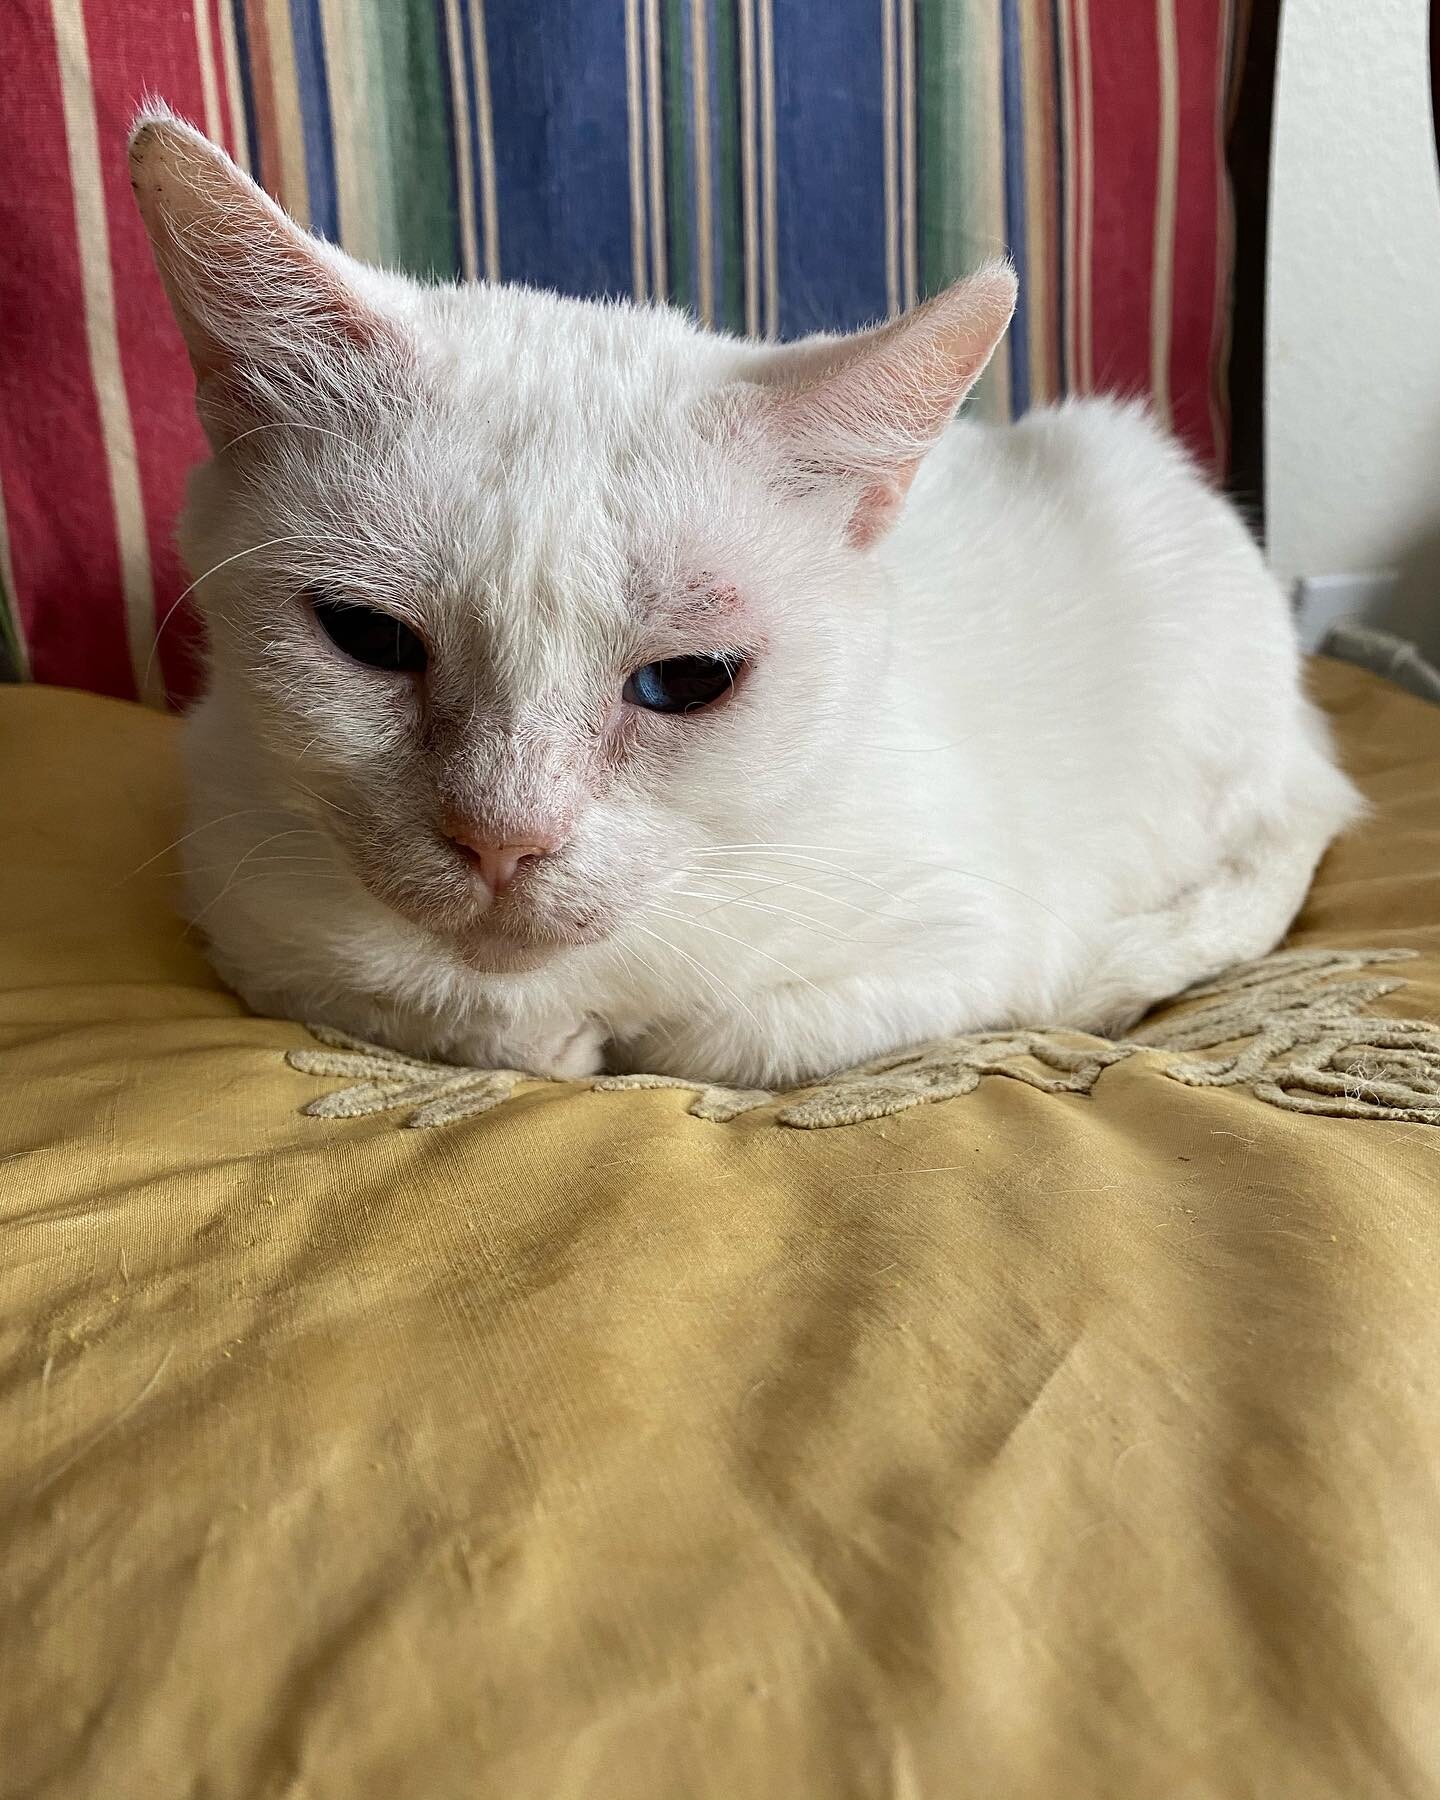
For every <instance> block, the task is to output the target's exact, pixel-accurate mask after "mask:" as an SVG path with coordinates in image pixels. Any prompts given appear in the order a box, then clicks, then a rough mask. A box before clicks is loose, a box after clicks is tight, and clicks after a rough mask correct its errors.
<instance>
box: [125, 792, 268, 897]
mask: <svg viewBox="0 0 1440 1800" xmlns="http://www.w3.org/2000/svg"><path fill="white" fill-rule="evenodd" d="M276 810H277V809H276V808H275V807H273V806H242V807H241V808H240V810H239V811H238V812H230V813H221V815H220V817H219V818H218V819H206V821H205V822H204V824H203V825H196V826H195V827H194V828H193V829H192V830H190V831H186V832H182V833H181V835H180V836H179V837H177V838H172V839H171V840H170V842H169V843H168V844H165V845H164V846H162V848H161V849H159V850H157V851H156V852H155V854H154V855H153V856H147V857H146V858H145V860H144V862H142V863H137V864H136V866H135V867H134V868H133V869H132V870H131V871H130V873H129V874H128V875H122V876H121V877H120V879H119V880H118V881H117V882H116V883H115V887H117V888H119V887H124V885H125V883H126V882H127V881H133V880H134V878H135V877H136V876H137V875H139V874H142V873H143V872H144V871H145V870H146V869H148V868H149V867H150V865H151V863H157V862H159V860H160V858H161V857H162V856H167V855H169V853H170V851H172V850H178V849H179V848H180V846H181V845H182V844H188V843H189V842H190V840H191V838H193V837H199V835H200V833H201V832H202V831H213V830H214V829H215V827H216V826H217V825H228V824H229V823H230V822H231V820H232V819H245V818H249V817H250V816H251V814H253V813H265V812H274V811H276ZM111 892H112V893H113V892H114V889H112V890H111Z"/></svg>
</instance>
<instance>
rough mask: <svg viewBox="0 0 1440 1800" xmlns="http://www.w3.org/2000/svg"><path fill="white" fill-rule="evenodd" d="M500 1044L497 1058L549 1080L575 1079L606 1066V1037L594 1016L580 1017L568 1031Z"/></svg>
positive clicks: (515, 1067)
mask: <svg viewBox="0 0 1440 1800" xmlns="http://www.w3.org/2000/svg"><path fill="white" fill-rule="evenodd" d="M500 1047H501V1052H502V1054H501V1055H500V1056H499V1057H498V1058H497V1059H496V1060H497V1061H499V1062H503V1063H504V1064H505V1065H506V1067H508V1068H512V1069H524V1070H525V1072H526V1073H527V1074H530V1075H544V1076H546V1077H547V1078H548V1079H549V1080H551V1081H578V1080H580V1079H581V1078H582V1077H583V1076H586V1075H598V1074H599V1073H600V1071H601V1070H602V1069H603V1068H604V1066H605V1037H604V1034H603V1032H602V1031H601V1030H600V1027H599V1026H598V1025H597V1024H596V1023H595V1021H594V1020H593V1019H582V1020H581V1021H580V1023H579V1024H578V1025H576V1026H574V1027H573V1028H572V1029H570V1030H568V1031H556V1032H554V1033H547V1032H537V1033H534V1034H533V1035H528V1036H526V1037H525V1038H523V1039H522V1038H511V1039H508V1040H502V1042H501V1046H500Z"/></svg>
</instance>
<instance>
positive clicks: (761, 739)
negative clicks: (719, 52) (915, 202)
mask: <svg viewBox="0 0 1440 1800" xmlns="http://www.w3.org/2000/svg"><path fill="white" fill-rule="evenodd" d="M132 166H133V170H134V176H135V184H136V190H137V195H138V197H139V200H140V204H141V208H142V211H143V212H144V214H145V217H146V221H147V224H148V225H149V228H150V230H151V234H152V238H153V239H154V242H155V245H156V251H157V257H158V260H159V263H160V267H161V270H162V273H163V274H164V276H165V278H166V282H167V286H168V288H169V290H170V294H171V298H172V302H173V303H174V305H175V307H176V311H177V314H178V316H179V318H180V321H181V324H182V326H183V328H184V330H185V333H186V337H187V340H188V342H189V345H190V349H191V353H192V357H193V359H194V361H195V366H196V370H197V375H198V376H199V379H200V389H199V392H200V406H201V412H202V417H204V419H205V421H206V424H207V428H208V430H209V432H210V436H211V439H212V442H213V443H214V445H215V446H216V455H215V457H214V459H213V460H212V461H211V462H210V463H209V464H208V465H207V466H206V467H205V468H203V469H202V470H201V471H199V473H198V474H197V476H196V478H195V480H194V484H193V487H192V492H191V497H190V501H189V505H188V508H187V512H186V517H185V520H184V524H183V532H182V542H183V546H184V549H185V553H186V556H187V558H188V560H189V562H190V564H191V567H192V569H193V570H194V572H195V573H196V574H197V575H198V576H201V577H202V579H201V580H200V581H199V583H198V585H197V588H196V597H197V600H198V602H199V605H200V607H201V610H202V612H203V615H204V619H205V623H206V627H207V638H208V644H209V659H210V661H209V682H208V688H207V691H206V695H205V698H204V700H203V701H202V703H201V704H200V705H199V706H198V707H197V708H196V710H195V712H194V713H193V715H192V716H191V719H190V721H189V724H188V726H187V731H186V736H187V746H188V753H189V769H190V779H191V807H192V818H191V821H190V824H191V835H190V836H189V837H188V838H187V839H186V841H185V844H184V854H185V860H186V865H187V877H188V891H189V895H190V903H191V914H192V917H193V918H194V919H195V920H196V921H198V924H199V926H200V928H201V929H202V930H203V932H204V934H205V936H206V938H207V940H208V942H209V944H210V946H211V948H212V953H213V957H214V961H215V964H216V966H217V968H218V969H219V970H220V971H221V973H222V974H223V975H224V976H225V978H226V979H227V980H229V981H230V982H231V983H232V984H233V985H234V986H235V987H236V988H237V989H238V991H239V992H240V993H241V994H242V995H243V996H244V997H245V998H246V1000H247V1001H249V1002H250V1004H251V1005H252V1006H254V1007H255V1008H257V1009H259V1010H262V1011H266V1012H274V1013H279V1014H283V1015H287V1016H289V1017H293V1018H297V1019H303V1020H309V1021H326V1022H328V1023H330V1024H332V1025H335V1026H338V1027H341V1028H343V1029H346V1030H349V1031H352V1032H355V1033H357V1034H359V1035H360V1036H362V1037H365V1038H369V1039H376V1040H380V1041H383V1042H385V1043H388V1044H391V1045H394V1046H397V1047H399V1048H400V1049H402V1050H405V1051H409V1052H412V1053H417V1054H420V1055H425V1056H440V1057H445V1058H451V1059H454V1060H457V1061H464V1062H469V1063H477V1064H484V1065H494V1064H502V1065H511V1066H519V1067H524V1068H530V1069H535V1070H537V1071H541V1072H549V1073H560V1074H583V1073H585V1072H588V1071H592V1070H594V1069H596V1068H598V1067H599V1066H600V1065H601V1061H602V1057H608V1059H609V1060H610V1061H611V1062H612V1063H616V1064H618V1065H620V1066H622V1067H631V1068H643V1069H652V1070H657V1071H670V1072H674V1073H677V1074H681V1075H685V1076H705V1077H710V1078H718V1079H722V1080H727V1081H732V1082H741V1083H750V1084H761V1083H763V1084H777V1083H787V1082H793V1081H797V1080H802V1079H804V1078H806V1077H808V1076H812V1075H815V1074H817V1073H820V1072H823V1071H829V1070H833V1069H835V1068H837V1067H840V1066H844V1065H848V1064H853V1063H856V1062H859V1061H862V1060H864V1059H867V1058H870V1057H873V1056H876V1055H878V1054H880V1053H883V1052H886V1051H890V1050H893V1049H895V1048H897V1047H899V1046H904V1045H907V1044H910V1043H913V1042H917V1041H919V1040H923V1039H926V1038H930V1037H933V1036H937V1035H941V1034H946V1033H952V1032H957V1031H967V1030H972V1029H975V1028H980V1027H991V1026H1002V1025H1006V1024H1010V1023H1029V1024H1035V1025H1041V1024H1070V1025H1075V1026H1081V1027H1090V1028H1096V1029H1100V1030H1107V1029H1112V1028H1116V1027H1118V1026H1123V1025H1124V1024H1126V1023H1128V1022H1129V1021H1131V1020H1133V1019H1134V1018H1135V1017H1136V1016H1137V1015H1138V1014H1139V1013H1140V1012H1141V1011H1142V1010H1143V1009H1144V1008H1145V1007H1146V1006H1147V1005H1149V1004H1150V1003H1152V1002H1154V1001H1156V1000H1158V999H1160V998H1162V997H1164V996H1166V995H1169V994H1173V993H1175V992H1176V991H1178V990H1179V989H1181V988H1183V987H1185V986H1186V985H1187V984H1189V983H1191V982H1193V981H1195V980H1196V979H1198V978H1200V977H1203V976H1206V975H1209V974H1211V973H1213V972H1214V971H1216V970H1218V969H1220V968H1221V967H1222V966H1224V965H1226V964H1228V963H1231V962H1234V961H1236V960H1238V959H1242V958H1248V957H1253V956H1257V955H1259V954H1261V953H1263V952H1265V951H1267V950H1269V949H1270V948H1271V946H1272V945H1274V944H1275V943H1276V941H1277V940H1278V939H1279V938H1280V937H1281V935H1282V934H1283V933H1284V931H1285V930H1286V928H1287V926H1288V925H1289V923H1290V921H1291V919H1292V917H1293V915H1294V913H1295V911H1296V909H1297V907H1298V906H1299V905H1300V902H1301V900H1302V898H1303V896H1304V894H1305V891H1306V887H1307V884H1308V882H1309V880H1310V877H1311V874H1312V871H1313V869H1314V867H1315V864H1316V861H1317V859H1318V858H1319V856H1320V854H1321V852H1322V851H1323V850H1324V848H1325V846H1326V844H1327V843H1328V842H1329V840H1330V839H1331V838H1332V836H1333V835H1334V834H1335V833H1336V831H1337V830H1339V829H1340V828H1341V827H1342V826H1343V825H1344V824H1345V823H1346V822H1347V821H1348V820H1349V819H1350V818H1351V817H1352V816H1353V814H1354V813H1355V811H1356V807H1357V801H1356V796H1355V794H1354V790H1353V789H1352V788H1351V786H1350V784H1349V783H1348V782H1347V781H1346V780H1345V778H1344V777H1343V776H1342V775H1341V774H1340V773H1339V772H1338V771H1337V769H1336V767H1335V765H1334V763H1333V760H1332V757H1331V752H1330V748H1329V745H1328V742H1327V738H1326V734H1325V731H1324V729H1323V727H1322V724H1321V722H1320V720H1319V718H1318V717H1317V715H1316V713H1315V712H1314V711H1313V709H1312V708H1311V706H1310V705H1309V703H1308V702H1307V701H1306V699H1305V698H1304V696H1303V694H1302V692H1301V685H1300V666H1299V657H1298V654H1297V649H1296V643H1295V638H1294V635H1293V632H1292V629H1291V624H1290V620H1289V617H1288V613H1287V608H1286V605H1285V601H1284V599H1283V597H1282V595H1281V594H1280V592H1279V591H1278V590H1277V588H1276V586H1275V584H1274V582H1273V581H1272V580H1271V578H1270V577H1269V575H1268V574H1267V572H1266V570H1265V568H1264V565H1263V563H1262V560H1261V557H1260V555H1259V554H1258V552H1257V550H1256V548H1255V546H1254V544H1253V543H1252V542H1251V540H1250V538H1249V536H1248V535H1247V533H1246V531H1245V529H1244V527H1243V526H1242V524H1241V523H1240V521H1239V520H1238V519H1237V517H1236V516H1235V514H1234V513H1233V512H1232V510H1231V509H1230V507H1229V506H1228V505H1227V504H1226V503H1225V502H1224V501H1223V500H1222V499H1220V498H1219V497H1218V496H1216V495H1215V494H1214V493H1213V492H1212V491H1211V490H1210V489H1209V488H1208V487H1207V486H1206V484H1205V483H1204V481H1203V480H1202V479H1201V478H1200V477H1199V476H1198V475H1197V474H1196V472H1195V471H1194V470H1193V469H1192V468H1191V467H1190V465H1189V464H1188V463H1187V461H1186V459H1185V458H1184V456H1183V455H1182V454H1181V453H1180V452H1179V451H1178V450H1177V449H1176V448H1175V447H1174V446H1173V445H1172V444H1171V443H1170V442H1168V441H1167V439H1166V438H1165V437H1164V436H1163V435H1162V433H1161V432H1160V431H1159V430H1158V429H1157V428H1156V427H1155V426H1154V425H1153V424H1152V423H1151V422H1150V421H1149V420H1148V419H1147V418H1146V417H1145V415H1144V414H1143V412H1142V411H1141V410H1139V409H1138V408H1135V407H1130V406H1122V405H1117V404H1112V403H1109V402H1105V401H1084V402H1073V403H1070V404H1067V405H1065V406H1062V407H1060V408H1058V409H1055V410H1051V411H1043V412H1036V413H1032V414H1031V415H1030V416H1029V417H1028V418H1026V419H1025V420H1023V421H1022V422H1021V423H1020V424H1018V425H1015V426H1012V427H1003V428H999V427H990V426H985V425H980V424H972V423H966V422H960V423H948V421H949V419H950V416H951V413H952V412H953V409H954V407H955V405H956V404H957V403H958V401H959V400H960V399H961V398H962V397H963V394H964V392H965V391H966V389H967V388H968V386H969V385H970V383H971V382H972V381H973V380H974V378H975V376H976V375H977V374H978V373H979V370H980V368H981V367H983V363H984V360H985V358H986V357H987V356H988V355H989V353H990V351H991V350H992V349H993V348H994V345H995V343H996V341H997V340H998V339H999V337H1000V335H1001V333H1002V332H1003V329H1004V326H1005V323H1006V321H1007V320H1008V317H1009V313H1010V310H1011V306H1012V304H1013V291H1014V290H1013V279H1012V277H1011V275H1010V274H1009V272H1008V270H1006V269H1004V268H999V267H994V268H991V269H989V270H985V271H982V272H981V273H980V274H979V275H978V276H977V277H975V278H973V279H972V281H971V282H970V283H968V284H962V285H961V286H960V287H959V288H957V289H953V290H951V291H950V293H949V294H947V295H945V296H942V297H941V299H939V300H937V301H936V302H933V303H931V305H930V307H928V308H926V309H922V312H921V313H920V314H919V315H916V316H914V317H913V318H912V319H911V320H908V321H902V322H901V323H900V324H899V325H896V326H892V327H889V328H885V329H881V330H880V331H878V332H876V333H874V334H871V335H870V336H868V337H866V338H863V339H855V340H842V341H828V340H810V341H809V342H808V343H807V344H805V345H802V346H799V347H792V348H790V349H788V350H787V349H768V348H766V347H763V346H757V345H752V344H746V343H741V342H737V341H734V340H731V339H727V338H724V337H720V336H717V335H714V334H711V333H707V332H704V331H701V330H699V329H697V328H696V327H695V326H693V325H692V324H691V323H689V322H688V321H687V320H685V319H684V318H682V317H681V316H680V315H679V314H678V313H675V312H671V311H666V310H663V309H655V308H643V307H632V306H629V305H595V304H588V303H582V302H578V301H572V300H565V299H560V298H556V297H554V296H552V295H547V294H541V293H535V292H531V291H528V290H525V289H522V288H515V287H484V286H471V287H458V288H457V287H439V288H436V287H426V286H422V285H419V284H417V283H414V282H412V281H410V280H407V279H405V278H402V277H400V276H396V275H391V274H384V273H381V272H378V271H375V270H373V269H369V268H365V267H362V266H361V265H359V264H356V263H354V262H353V261H351V260H350V259H348V258H346V257H344V256H342V255H341V253H340V252H339V251H337V250H334V249H333V248H331V247H329V246H325V245H320V244H318V243H316V242H315V241H314V240H312V239H310V238H308V237H306V236H305V235H304V234H302V233H300V232H299V231H298V229H297V228H296V227H294V226H292V225H291V224H290V223H289V222H288V221H287V220H286V219H285V218H284V215H283V214H281V213H280V212H279V211H278V209H277V208H275V207H273V205H271V204H270V203H269V202H268V201H267V200H265V199H264V197H263V196H262V195H261V194H260V192H259V190H258V189H256V188H254V187H253V186H252V184H250V183H249V182H248V181H247V180H246V178H245V177H244V176H242V175H241V174H240V173H239V172H238V171H236V170H235V169H234V168H233V167H232V166H231V165H230V164H229V163H228V162H227V161H226V160H225V159H224V158H223V156H222V155H221V153H220V152H219V151H217V150H215V149H214V147H213V146H211V145H209V144H208V143H207V142H206V141H205V140H204V139H203V138H202V137H201V136H200V135H199V134H198V133H196V132H194V131H193V130H191V129H190V128H189V127H187V126H185V125H183V124H182V123H180V122H179V121H176V120H174V119H173V118H171V117H170V116H169V115H167V114H164V113H163V112H162V111H159V110H157V111H155V112H153V113H151V114H150V115H149V116H148V118H147V119H146V120H144V121H142V123H141V125H140V127H139V128H138V130H137V133H136V137H135V141H134V148H133V152H132ZM927 449H928V454H927V455H923V457H922V453H923V452H925V451H926V450H927ZM907 486H908V493H907V492H906V489H907ZM317 591H318V592H322V593H326V594H331V595H336V594H339V595H346V596H350V597H353V598H355V599H358V600H361V601H364V602H365V603H367V604H370V605H373V606H376V607H381V608H387V609H390V610H391V611H393V612H394V613H395V614H396V615H397V616H400V617H402V618H403V619H405V620H407V621H409V622H411V623H412V624H413V625H414V627H415V628H416V629H417V630H419V631H420V632H421V633H422V634H423V635H424V637H425V638H426V639H427V640H428V642H429V644H430V646H431V665H430V669H429V671H428V673H427V675H426V676H425V678H424V680H423V681H417V680H415V679H414V678H411V677H406V676H392V675H385V674H377V673H374V672H371V671H368V670H366V669H364V668H361V667H358V666H356V665H353V664H351V663H349V662H347V660H346V659H345V658H344V657H343V656H342V655H341V654H340V653H339V652H338V651H337V650H335V649H334V647H333V646H332V645H331V644H330V643H329V642H328V640H326V639H325V638H324V636H323V635H322V634H321V633H320V631H319V630H318V629H317V627H316V625H315V622H314V619H313V617H312V615H311V614H310V613H309V611H308V608H307V603H306V596H307V594H313V593H315V592H317ZM721 649H744V650H746V651H748V652H749V654H750V663H749V666H748V668H747V669H746V670H745V671H744V673H743V674H742V677H741V679H740V681H739V682H738V684H737V687H736V689H735V691H734V693H733V695H732V696H731V697H730V698H729V699H728V700H726V701H724V702H722V703H720V704H718V705H716V706H714V707H712V708H710V709H709V710H707V711H705V712H702V713H697V714H694V715H691V716H689V717H682V718H675V717H657V716H656V715H653V714H649V713H642V712H639V711H637V709H635V708H633V707H629V706H625V705H623V704H622V703H621V700H620V691H621V687H622V684H623V682H624V680H625V677H626V675H627V674H628V673H629V672H630V671H631V670H633V669H634V668H636V667H637V666H639V665H640V664H642V663H646V662H649V661H652V660H655V659H658V658H663V657H665V656H678V655H683V654H686V653H688V652H691V651H702V650H703V651H716V650H721ZM456 817H460V818H463V819H465V820H469V821H474V822H476V824H477V828H478V829H480V830H481V831H482V832H484V833H488V834H491V835H493V836H494V837H495V839H496V841H507V842H511V841H530V839H531V837H532V836H533V835H534V834H535V833H537V832H543V833H547V834H550V835H552V836H555V837H557V838H562V839H563V840H564V847H563V848H562V849H561V850H559V851H558V852H557V853H555V854H553V855H551V856H548V857H546V858H545V859H544V860H543V861H542V862H539V863H537V864H534V865H531V866H530V870H529V873H528V874H526V875H525V877H524V879H523V880H521V881H520V882H518V883H517V885H516V887H515V889H514V890H513V892H512V893H511V894H510V895H508V896H506V897H505V899H504V900H502V901H499V902H496V903H494V904H491V905H489V906H488V907H487V904H486V902H487V898H488V895H487V890H486V889H485V888H484V886H483V884H482V883H480V882H478V881H477V879H476V877H475V875H474V873H473V871H472V870H471V869H470V868H469V867H467V866H466V864H465V862H464V860H463V859H462V858H461V857H460V856H459V855H458V854H457V853H456V851H455V847H454V845H453V844H452V843H450V842H449V841H448V839H447V836H446V824H447V822H449V821H453V819H454V818H456Z"/></svg>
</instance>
